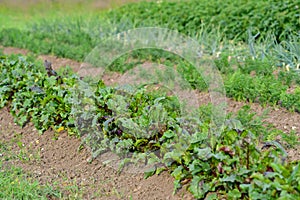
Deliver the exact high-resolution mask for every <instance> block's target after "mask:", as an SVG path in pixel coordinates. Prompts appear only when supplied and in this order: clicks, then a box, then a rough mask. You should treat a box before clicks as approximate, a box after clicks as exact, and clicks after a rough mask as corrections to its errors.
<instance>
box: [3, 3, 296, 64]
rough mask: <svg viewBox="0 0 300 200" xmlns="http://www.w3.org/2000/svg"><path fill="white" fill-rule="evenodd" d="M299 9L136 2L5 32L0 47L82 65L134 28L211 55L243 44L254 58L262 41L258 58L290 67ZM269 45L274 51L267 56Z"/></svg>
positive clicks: (293, 6) (280, 5)
mask: <svg viewBox="0 0 300 200" xmlns="http://www.w3.org/2000/svg"><path fill="white" fill-rule="evenodd" d="M237 4H238V5H237ZM298 6H299V5H298V2H297V1H292V0H288V1H284V2H282V1H272V2H270V1H268V2H266V1H263V0H259V1H246V0H243V1H239V2H235V1H230V0H226V1H221V0H218V1H217V2H216V1H214V2H210V1H208V0H201V1H198V0H197V1H194V0H193V1H188V2H186V1H176V2H168V1H162V2H140V3H134V4H128V5H125V6H123V7H121V8H119V9H115V10H112V11H108V12H105V13H104V14H103V13H99V14H97V13H94V14H93V15H92V16H88V15H86V16H84V15H83V16H80V17H65V18H63V19H61V18H59V19H55V18H54V19H45V20H39V21H33V22H32V23H29V24H27V26H26V27H27V28H24V29H21V30H20V29H18V28H4V29H2V30H0V43H1V44H2V45H4V46H15V47H20V48H25V49H29V50H31V51H32V52H35V53H39V54H55V55H57V56H59V57H66V58H71V59H74V60H78V61H83V60H84V59H85V58H86V56H87V54H88V53H89V52H91V50H92V49H93V48H94V47H95V46H97V45H98V44H99V41H101V40H102V39H105V37H107V36H110V35H112V34H117V33H120V32H122V31H126V30H129V29H134V28H138V27H166V28H169V29H171V30H177V31H179V32H180V33H182V34H185V35H187V36H189V37H192V38H193V39H196V40H197V41H198V42H199V43H200V44H203V45H204V46H205V48H207V49H210V53H217V52H218V51H220V50H221V53H223V51H224V50H226V49H227V48H228V46H227V45H228V43H230V42H232V41H233V42H234V43H237V42H239V41H243V42H245V43H248V44H249V46H251V52H252V54H253V53H255V51H254V49H253V44H256V43H258V42H259V41H262V42H264V43H265V44H264V49H263V53H264V54H267V55H269V54H272V55H273V54H274V56H275V57H276V56H277V58H274V57H272V58H270V59H279V61H280V62H285V63H286V64H290V65H291V66H292V67H295V66H294V65H297V64H298V63H299V51H298V50H297V49H298V47H297V46H299V45H297V44H299V35H298V34H299V32H297V31H298V30H299V29H300V23H299V20H298V19H299V12H298V10H299V8H298ZM209 33H210V34H209ZM293 36H294V37H293ZM293 38H294V39H293ZM295 38H296V41H294V40H295ZM216 41H217V42H216ZM290 41H291V42H290ZM293 42H298V43H296V44H294V45H293ZM289 44H291V45H289ZM221 46H223V47H221ZM274 46H276V49H275V52H273V51H271V50H272V49H273V47H274ZM248 50H249V49H248ZM252 56H254V55H252ZM278 57H279V58H278ZM282 59H283V60H282Z"/></svg>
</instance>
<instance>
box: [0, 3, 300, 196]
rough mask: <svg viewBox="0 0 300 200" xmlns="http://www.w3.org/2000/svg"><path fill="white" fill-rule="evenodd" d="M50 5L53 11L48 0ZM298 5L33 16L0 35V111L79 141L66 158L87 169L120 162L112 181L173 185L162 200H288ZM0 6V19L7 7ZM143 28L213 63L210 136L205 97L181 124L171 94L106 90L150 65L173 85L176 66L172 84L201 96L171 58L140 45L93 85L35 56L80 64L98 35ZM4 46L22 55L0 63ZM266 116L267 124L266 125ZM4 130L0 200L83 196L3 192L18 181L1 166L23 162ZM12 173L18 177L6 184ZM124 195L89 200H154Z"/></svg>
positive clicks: (151, 7) (154, 86)
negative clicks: (108, 158)
mask: <svg viewBox="0 0 300 200" xmlns="http://www.w3.org/2000/svg"><path fill="white" fill-rule="evenodd" d="M91 2H94V1H91ZM51 5H55V6H56V7H55V8H54V10H55V9H58V8H60V9H62V10H63V4H59V2H58V3H57V4H55V3H53V4H51ZM79 5H80V4H79ZM60 6H61V7H60ZM299 6H300V2H299V1H290V0H288V1H284V2H282V1H272V3H270V2H266V1H262V0H261V1H260V0H259V1H239V2H237V1H229V0H225V1H224V0H223V1H219V0H217V1H207V0H197V1H195V0H190V1H150V2H135V3H129V4H125V5H123V6H119V7H116V8H115V9H111V10H105V11H101V12H100V11H98V10H97V9H95V10H93V11H91V13H88V11H83V12H80V13H79V14H73V15H72V14H69V15H66V16H64V17H55V16H54V17H53V16H48V18H44V19H38V18H36V19H34V18H33V20H32V21H30V22H24V26H23V27H22V28H20V27H18V26H15V27H14V26H10V27H6V26H2V27H1V29H0V45H2V48H3V53H1V55H0V71H1V73H0V80H1V81H0V84H1V87H0V107H1V108H2V111H3V110H7V112H9V113H10V115H11V116H12V117H13V120H14V123H16V124H17V125H18V126H20V127H21V128H20V130H22V128H23V129H24V130H25V129H26V127H28V126H34V128H35V129H36V130H38V131H39V134H50V133H49V132H52V134H53V135H54V138H56V139H57V138H59V137H60V136H59V135H60V134H62V133H63V132H64V133H67V135H69V136H71V137H74V138H79V139H80V140H81V143H79V144H78V146H77V147H76V149H78V151H79V152H80V151H82V149H88V150H89V153H91V157H90V159H89V160H88V161H86V163H87V165H92V164H93V162H95V161H97V159H99V157H102V156H103V155H104V153H106V152H113V153H114V154H116V155H117V156H118V157H119V158H120V160H119V163H118V166H117V171H118V173H122V171H123V170H126V169H128V168H130V167H134V166H138V164H140V163H141V162H142V163H146V164H149V166H151V167H148V168H147V170H144V171H143V172H144V177H145V178H148V179H150V178H153V177H154V178H155V177H156V178H157V177H159V176H161V174H163V173H166V172H167V173H168V174H169V176H172V177H173V181H174V187H173V191H171V193H172V192H173V195H174V196H171V197H168V198H170V199H173V198H174V199H180V197H179V194H185V193H188V194H189V195H190V196H189V198H194V199H299V198H300V162H299V160H300V152H299V149H300V138H299V135H300V126H299V123H298V121H297V120H298V119H300V116H299V112H300V87H299V83H300V75H299V67H300V32H299V30H300V13H299ZM1 9H3V13H5V12H7V16H9V15H10V11H9V7H7V8H6V9H7V10H5V9H4V8H1ZM86 9H87V8H86ZM90 9H91V8H90ZM58 10H59V9H58ZM71 10H72V9H71ZM1 16H2V14H1ZM7 16H6V17H7ZM46 16H47V15H46ZM3 17H5V15H4V14H3ZM7 19H8V20H9V18H8V17H7ZM18 25H19V24H18ZM142 27H162V28H168V29H171V30H175V31H178V33H180V34H183V35H186V36H188V37H190V38H192V39H193V40H195V41H197V42H198V44H199V45H200V46H201V49H202V54H203V55H205V56H204V57H203V58H205V59H208V60H209V61H210V63H213V65H214V66H215V67H216V69H217V70H218V72H219V73H220V76H221V78H222V79H223V80H222V81H223V84H224V90H225V93H226V100H227V101H228V103H227V106H228V108H226V110H227V111H229V112H228V113H227V114H226V116H224V117H225V119H224V123H223V124H222V126H221V129H220V131H216V130H215V129H214V128H213V127H212V123H213V121H212V119H213V118H212V117H211V116H213V115H214V114H215V113H214V111H215V109H214V104H212V103H210V102H209V100H203V101H204V102H205V103H204V104H200V105H197V106H196V105H194V111H195V113H194V115H193V116H192V117H189V116H187V115H185V114H182V113H181V108H182V104H181V102H180V100H179V99H178V97H177V96H176V95H174V94H170V90H168V88H166V87H163V85H162V84H159V83H157V82H156V81H152V82H151V83H147V84H144V85H138V86H137V87H133V86H130V85H129V86H128V85H127V86H126V87H120V85H117V84H108V83H107V82H108V81H107V80H112V79H117V78H114V77H112V75H111V74H117V77H122V76H125V78H126V76H128V74H129V73H128V72H129V71H130V70H134V69H135V67H137V66H142V67H143V64H146V65H147V63H150V62H151V63H156V64H157V65H163V66H164V67H163V68H162V67H160V68H159V70H158V71H159V72H157V73H156V74H155V75H156V76H157V77H160V80H165V79H168V80H172V81H175V79H174V76H175V75H174V74H172V73H173V71H172V70H173V69H174V68H175V69H176V73H178V74H179V75H178V74H177V75H176V76H180V78H181V79H183V80H185V82H186V83H188V85H189V87H190V88H191V90H192V91H195V92H196V93H197V95H196V96H197V98H199V99H200V100H201V99H205V98H206V99H207V97H208V96H209V93H210V92H211V91H210V90H209V86H208V85H207V83H206V82H205V78H204V77H202V76H201V74H199V71H197V69H196V68H195V66H193V64H192V63H190V62H188V60H186V59H184V58H183V57H180V56H178V55H176V54H174V53H172V52H167V51H164V50H161V49H152V48H149V49H138V50H134V51H132V52H129V53H127V54H123V55H122V56H120V57H118V58H117V59H115V60H114V61H113V62H112V63H111V64H110V65H109V66H105V67H106V68H105V70H106V71H105V72H107V74H105V75H104V76H103V77H102V78H103V79H96V78H91V77H82V76H81V75H80V74H79V73H78V72H79V70H80V69H79V70H78V68H75V67H74V66H72V65H70V66H66V67H65V66H55V64H52V65H53V66H51V64H50V63H48V61H44V60H41V59H38V57H39V55H54V56H56V58H57V59H65V58H68V59H72V60H73V61H74V62H75V61H76V62H79V63H85V62H86V61H87V60H86V58H87V57H88V55H89V53H90V52H92V50H93V49H95V48H96V47H97V45H98V44H99V43H101V44H102V42H103V40H104V39H105V38H107V37H109V36H110V35H116V34H118V33H121V32H124V31H127V30H130V29H136V28H142ZM8 47H17V48H22V49H27V50H29V51H30V52H31V53H29V54H27V55H17V54H10V55H8V54H5V49H7V48H8ZM201 59H202V58H201ZM96 62H97V61H96ZM153 66H154V65H153ZM153 66H152V67H153ZM52 67H53V69H52ZM148 67H149V66H148ZM146 69H147V68H146ZM171 69H172V70H171ZM82 84H84V85H82ZM86 87H88V90H86ZM200 100H199V101H200ZM233 105H241V106H238V107H239V108H238V109H235V108H234V107H233ZM87 107H88V108H87ZM195 107H196V108H195ZM253 108H254V109H253ZM255 108H256V110H255ZM258 108H259V109H258ZM259 110H261V112H260V114H259V113H258V112H259ZM276 113H277V114H276ZM278 113H279V114H278ZM283 113H284V114H283ZM272 115H273V116H276V118H275V119H274V118H272V119H270V118H271V117H272ZM289 118H293V119H295V120H294V121H292V122H290V121H288V119H289ZM286 120H287V122H286V123H284V122H285V121H286ZM2 122H3V123H4V121H1V123H2ZM3 126H4V124H3ZM4 132H5V130H1V134H2V135H3V138H2V137H1V141H0V149H1V152H2V151H3V153H1V160H0V166H1V171H0V185H1V188H4V189H3V190H2V189H1V190H2V191H3V192H0V198H4V199H5V198H8V199H15V198H17V199H18V198H25V199H26V198H29V199H30V198H42V197H43V198H45V199H47V198H48V199H52V198H66V199H68V198H79V199H80V198H90V197H91V196H89V195H88V194H83V195H82V196H81V197H78V196H76V195H77V192H76V191H73V193H72V194H69V193H67V192H66V191H67V190H68V189H67V188H66V187H64V185H63V184H61V185H60V184H59V185H58V186H57V188H58V189H54V185H51V184H50V185H46V186H45V185H41V186H38V187H37V186H35V187H37V188H39V189H38V190H36V191H35V190H34V189H33V190H32V188H31V187H29V186H28V187H26V188H29V189H28V190H27V189H24V190H26V191H27V193H22V192H20V191H22V189H19V188H18V186H16V185H14V184H9V183H12V182H16V181H15V180H16V179H22V178H21V175H20V174H22V173H23V172H19V170H20V169H15V168H12V169H10V168H7V166H10V163H14V162H15V163H18V161H20V160H21V161H22V159H21V157H19V156H11V154H10V150H11V149H10V148H12V149H14V148H13V147H8V146H9V145H16V144H17V146H18V148H21V149H22V143H18V142H14V140H10V141H8V140H7V139H6V138H7V136H5V135H7V134H5V133H4ZM8 132H10V131H8ZM12 134H14V133H13V132H12ZM13 137H15V136H13ZM23 137H25V138H26V135H23ZM51 137H52V136H51ZM8 138H12V136H9V137H8ZM69 139H70V138H68V137H65V140H69ZM70 140H71V139H70ZM55 142H56V141H54V143H55ZM57 142H58V141H57ZM78 154H80V153H78ZM18 155H19V154H18ZM129 155H130V156H129ZM78 156H80V155H78ZM22 162H24V160H23V161H22ZM26 162H32V161H30V159H29V161H28V160H26ZM62 162H63V161H62ZM106 164H107V165H108V166H109V165H110V164H109V163H108V162H107V163H106ZM21 166H22V165H21ZM11 170H13V171H17V173H16V174H17V175H16V177H17V178H16V177H14V173H12V172H11ZM96 173H97V172H96ZM9 174H13V175H9ZM22 176H23V175H22ZM116 176H117V175H116ZM39 181H41V180H39ZM41 182H43V181H41ZM26 184H29V185H30V186H32V184H37V185H39V184H38V183H26ZM7 185H12V186H11V187H8V186H7ZM19 185H20V182H19ZM90 185H92V184H90ZM55 187H56V186H55ZM84 187H91V186H78V188H79V189H78V190H80V189H82V188H84ZM24 188H25V186H24ZM41 188H42V189H41ZM130 193H132V191H128V192H127V194H126V195H127V196H126V195H125V196H126V197H125V196H122V195H121V196H120V195H117V197H110V196H103V195H102V196H101V195H100V196H95V197H94V198H95V199H109V198H112V199H116V198H118V199H138V198H143V199H155V198H156V196H155V195H154V196H153V195H152V193H153V192H152V193H151V195H147V194H144V196H139V197H135V196H134V195H133V196H131V195H130ZM149 194H150V193H149ZM31 195H37V196H31ZM72 195H73V196H72ZM176 195H177V196H176ZM183 196H184V195H183ZM157 198H159V197H157ZM163 198H165V197H163ZM182 198H187V197H182ZM166 199H167V198H166Z"/></svg>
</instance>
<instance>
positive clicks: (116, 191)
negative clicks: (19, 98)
mask: <svg viewBox="0 0 300 200" xmlns="http://www.w3.org/2000/svg"><path fill="white" fill-rule="evenodd" d="M3 52H4V53H5V54H11V53H20V54H27V53H28V51H26V50H22V49H17V48H4V51H3ZM38 58H39V59H42V60H45V59H47V60H49V61H50V62H52V63H53V67H54V68H55V69H57V68H58V67H64V66H66V65H68V66H70V67H72V68H73V69H74V71H78V70H79V69H80V66H81V63H78V62H75V61H72V60H70V59H64V58H57V57H55V56H46V55H42V56H39V57H38ZM124 76H126V74H124V75H121V74H118V73H113V74H108V75H105V76H104V78H103V79H104V82H105V83H106V84H114V83H117V82H118V81H119V80H124V78H126V77H124ZM197 96H198V102H199V103H200V104H207V103H209V102H210V96H209V94H207V93H199V94H197ZM226 101H227V105H228V107H227V112H234V113H235V112H237V111H238V110H239V109H240V108H241V107H242V106H244V105H245V104H246V103H244V102H236V101H233V100H232V99H229V98H226ZM250 106H251V109H252V110H253V111H255V112H257V114H258V115H260V114H262V113H263V111H264V110H265V108H263V107H262V106H260V105H259V104H256V103H252V104H251V105H250ZM267 108H268V109H269V110H270V112H269V114H268V116H267V118H266V120H265V121H267V122H269V123H272V124H274V126H275V127H276V128H278V129H280V130H283V131H285V132H290V131H291V130H295V131H296V132H297V135H298V136H300V123H299V121H300V115H299V114H298V113H292V112H289V111H287V110H286V109H283V108H278V107H267ZM0 131H1V133H0V134H1V143H2V142H5V143H7V144H10V145H12V151H13V152H15V153H17V154H18V155H22V156H21V157H20V158H19V159H14V160H12V161H7V163H6V164H7V165H12V164H13V165H16V166H20V167H22V168H23V169H24V170H25V171H26V172H28V173H30V174H32V175H33V176H34V177H36V178H37V179H38V180H39V181H40V182H41V183H52V184H53V183H58V185H62V186H72V185H74V184H75V185H77V186H78V188H79V190H80V192H81V194H82V196H81V197H80V198H83V199H103V200H104V199H130V197H132V199H143V200H147V199H149V200H150V199H151V200H152V199H175V200H176V199H193V198H192V195H191V194H190V193H189V192H187V191H186V189H185V188H183V189H182V190H180V191H179V192H178V193H177V194H176V195H174V196H173V195H172V192H173V180H174V179H173V178H172V177H171V176H170V175H169V174H168V173H167V172H163V173H162V174H160V175H155V176H153V177H150V178H148V179H146V180H145V179H143V174H138V173H124V172H123V173H121V174H118V173H117V172H116V170H114V169H113V168H111V167H109V166H106V165H104V164H103V163H102V162H101V160H99V159H96V160H94V161H93V162H92V163H89V162H88V159H89V157H90V152H89V150H88V149H87V148H83V149H82V150H80V151H79V147H80V139H78V138H75V137H74V136H69V135H68V134H67V133H66V132H62V133H60V134H57V133H55V132H53V131H51V130H49V131H46V132H45V133H44V134H43V135H40V134H38V132H37V131H36V130H35V129H34V127H33V125H32V124H29V125H27V126H26V127H24V128H20V127H19V126H17V125H15V124H14V123H13V118H12V117H11V115H10V114H9V112H8V111H7V109H2V110H1V111H0ZM298 138H299V139H298V140H299V141H300V137H298ZM17 141H20V142H19V143H18V142H17ZM20 144H21V145H20ZM288 156H289V160H300V151H299V150H297V149H296V148H294V149H288Z"/></svg>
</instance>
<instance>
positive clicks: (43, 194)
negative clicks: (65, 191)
mask: <svg viewBox="0 0 300 200" xmlns="http://www.w3.org/2000/svg"><path fill="white" fill-rule="evenodd" d="M10 149H11V147H10V146H9V144H7V143H6V142H3V141H0V152H1V159H0V188H1V191H0V199H49V198H61V197H62V193H61V192H60V191H59V190H57V189H55V188H54V187H53V186H50V185H41V184H39V182H38V181H37V180H35V179H34V178H33V177H31V176H30V175H29V174H27V173H25V172H23V170H22V169H21V168H19V167H15V166H12V165H10V164H9V163H11V162H13V161H14V160H15V159H18V158H20V157H23V155H22V152H20V153H19V154H20V155H18V154H17V155H15V153H13V152H12V151H11V150H10Z"/></svg>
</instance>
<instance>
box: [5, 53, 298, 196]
mask: <svg viewBox="0 0 300 200" xmlns="http://www.w3.org/2000/svg"><path fill="white" fill-rule="evenodd" d="M0 69H1V76H0V80H1V87H0V88H1V91H0V97H1V98H0V100H1V101H0V103H1V107H4V106H8V107H9V109H10V112H11V114H12V115H13V116H14V117H15V119H16V122H18V124H20V125H23V126H24V125H25V124H26V123H27V122H29V121H32V122H33V123H34V125H35V126H36V128H37V129H38V130H40V131H42V132H43V131H45V130H47V129H49V128H53V129H55V130H61V129H62V128H63V129H68V131H69V133H70V134H71V133H76V134H77V135H81V136H83V135H85V136H86V137H84V141H83V142H84V143H85V144H86V145H88V146H90V147H91V150H92V153H93V157H96V156H97V155H99V154H101V153H103V152H106V151H107V150H112V151H114V152H115V153H117V154H118V155H119V156H120V157H121V158H124V159H123V162H122V163H121V165H120V167H121V169H122V165H125V164H126V163H136V164H139V163H140V161H141V160H142V161H143V162H145V161H147V162H148V164H152V165H153V168H151V169H150V170H149V171H147V172H146V173H145V176H146V177H148V176H151V175H153V174H155V173H156V174H159V173H160V172H162V171H164V170H167V171H169V172H170V173H171V175H172V176H173V177H174V178H175V184H174V186H175V188H174V189H175V191H176V190H177V189H178V188H180V187H181V186H182V185H183V184H186V183H188V184H189V191H191V192H192V194H193V195H194V196H195V197H196V198H199V199H200V198H204V197H206V196H209V197H210V198H211V199H216V198H221V197H225V198H229V199H248V198H251V199H295V198H297V196H299V195H300V194H299V193H300V164H299V162H297V161H296V162H293V163H289V162H286V156H287V155H286V153H285V150H284V148H283V147H282V146H281V145H280V144H279V143H278V142H274V141H261V140H260V139H261V138H262V137H261V134H262V133H263V134H264V136H265V138H267V136H268V135H271V134H272V133H273V132H274V131H275V132H276V131H278V130H275V129H268V128H266V126H264V124H263V122H261V123H257V121H255V119H254V117H253V115H252V113H249V110H247V109H246V108H244V109H242V110H240V111H239V113H238V114H237V115H236V116H235V117H234V118H232V117H230V116H229V115H228V116H227V119H226V121H225V123H224V126H223V128H222V131H220V132H214V131H213V130H214V129H212V128H211V121H210V120H211V119H210V118H209V117H208V114H209V113H211V110H210V107H209V106H204V107H200V108H199V112H198V116H194V117H188V116H185V115H182V114H181V113H180V104H179V102H178V100H177V99H176V98H174V97H173V96H168V95H167V91H164V90H163V89H159V90H157V88H156V89H151V87H150V85H148V87H144V86H141V87H139V88H130V87H127V88H118V87H107V86H105V85H104V84H103V82H102V81H101V80H100V81H97V82H91V81H88V80H87V81H83V80H80V78H79V77H78V76H77V75H76V74H74V73H72V72H71V71H70V70H68V68H67V69H62V70H61V71H60V72H58V75H55V73H54V74H52V75H51V74H50V75H49V74H47V72H46V70H45V68H44V67H43V66H42V63H39V62H36V61H34V60H33V59H31V58H25V57H15V56H12V57H10V58H7V57H5V56H2V57H1V60H0ZM241 122H243V124H242V123H241ZM261 142H264V143H263V144H264V145H263V148H259V147H258V144H259V143H261ZM128 155H131V156H128Z"/></svg>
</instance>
